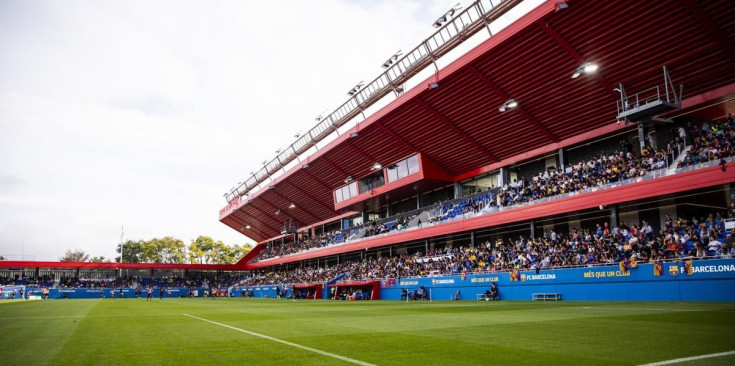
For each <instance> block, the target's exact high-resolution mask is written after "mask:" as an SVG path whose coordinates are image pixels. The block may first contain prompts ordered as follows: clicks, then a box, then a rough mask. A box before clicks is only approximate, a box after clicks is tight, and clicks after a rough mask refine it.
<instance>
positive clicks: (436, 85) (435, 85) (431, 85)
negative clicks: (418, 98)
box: [429, 82, 439, 89]
mask: <svg viewBox="0 0 735 366" xmlns="http://www.w3.org/2000/svg"><path fill="white" fill-rule="evenodd" d="M438 87H439V83H436V82H435V83H429V89H436V88H438Z"/></svg>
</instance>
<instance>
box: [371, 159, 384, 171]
mask: <svg viewBox="0 0 735 366" xmlns="http://www.w3.org/2000/svg"><path fill="white" fill-rule="evenodd" d="M382 168H383V166H382V165H381V164H380V163H378V162H377V161H376V162H375V164H373V167H372V168H370V170H380V169H382Z"/></svg>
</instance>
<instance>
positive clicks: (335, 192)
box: [334, 188, 343, 202]
mask: <svg viewBox="0 0 735 366" xmlns="http://www.w3.org/2000/svg"><path fill="white" fill-rule="evenodd" d="M334 195H335V196H336V197H335V198H336V199H337V202H342V201H343V199H342V188H338V189H337V190H336V191H334Z"/></svg>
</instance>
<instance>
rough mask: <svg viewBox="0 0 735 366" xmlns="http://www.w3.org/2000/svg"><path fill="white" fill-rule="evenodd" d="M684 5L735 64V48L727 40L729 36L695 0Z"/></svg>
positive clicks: (687, 1) (685, 2) (688, 0)
mask: <svg viewBox="0 0 735 366" xmlns="http://www.w3.org/2000/svg"><path fill="white" fill-rule="evenodd" d="M681 1H682V2H683V3H684V6H685V7H686V8H687V10H688V11H689V12H690V13H691V14H692V15H693V16H694V18H696V19H697V23H699V24H700V25H702V27H703V28H704V30H706V31H707V34H709V36H710V37H711V38H712V39H713V40H714V41H715V43H717V46H718V47H719V48H720V49H721V50H722V51H723V52H725V54H726V55H727V57H729V58H730V61H734V62H735V46H733V44H732V42H730V41H729V40H728V39H727V36H725V34H723V33H722V30H721V29H720V28H718V27H717V26H715V25H714V23H712V19H710V17H709V16H707V14H705V12H704V10H702V8H701V7H700V6H699V5H698V4H697V3H696V2H695V1H693V0H681Z"/></svg>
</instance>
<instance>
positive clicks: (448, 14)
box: [431, 3, 462, 28]
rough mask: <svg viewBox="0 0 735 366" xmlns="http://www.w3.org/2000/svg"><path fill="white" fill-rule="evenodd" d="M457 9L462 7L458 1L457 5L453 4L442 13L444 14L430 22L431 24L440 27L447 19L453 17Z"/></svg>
mask: <svg viewBox="0 0 735 366" xmlns="http://www.w3.org/2000/svg"><path fill="white" fill-rule="evenodd" d="M459 9H462V7H461V6H460V5H459V3H457V5H455V6H454V7H453V8H451V9H449V10H447V12H446V13H444V15H442V16H440V17H439V18H437V19H436V21H435V22H434V24H432V25H431V26H432V27H434V28H439V27H441V26H442V24H444V23H446V22H447V21H448V20H449V19H451V18H452V17H454V13H456V12H457V11H458V10H459Z"/></svg>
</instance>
